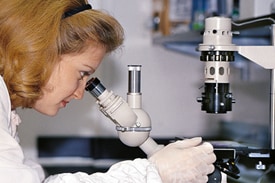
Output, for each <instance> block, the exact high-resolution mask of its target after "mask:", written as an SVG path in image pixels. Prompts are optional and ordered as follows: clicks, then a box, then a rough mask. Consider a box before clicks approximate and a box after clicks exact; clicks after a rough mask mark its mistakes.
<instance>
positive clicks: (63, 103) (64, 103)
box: [61, 100, 69, 107]
mask: <svg viewBox="0 0 275 183" xmlns="http://www.w3.org/2000/svg"><path fill="white" fill-rule="evenodd" d="M68 103H69V102H68V101H65V100H63V101H62V102H61V104H62V106H63V107H66V105H67V104H68Z"/></svg>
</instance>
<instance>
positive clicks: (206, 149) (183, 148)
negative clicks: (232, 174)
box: [149, 137, 216, 183]
mask: <svg viewBox="0 0 275 183" xmlns="http://www.w3.org/2000/svg"><path fill="white" fill-rule="evenodd" d="M149 161H151V162H152V163H154V164H155V166H156V168H157V169H158V171H159V174H160V176H161V179H162V181H163V183H205V182H207V181H208V177H207V175H208V174H210V173H212V172H213V171H214V169H215V168H214V165H213V163H214V162H215V161H216V156H215V154H214V153H213V146H212V145H211V144H210V143H208V142H204V143H202V138H201V137H197V138H192V139H187V140H181V141H176V142H174V143H171V144H168V145H167V146H165V147H164V148H163V149H161V150H159V151H157V152H156V153H155V154H153V155H152V156H151V157H150V158H149Z"/></svg>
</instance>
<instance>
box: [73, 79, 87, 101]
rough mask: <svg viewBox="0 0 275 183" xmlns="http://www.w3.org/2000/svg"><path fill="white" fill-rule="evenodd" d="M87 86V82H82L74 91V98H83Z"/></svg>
mask: <svg viewBox="0 0 275 183" xmlns="http://www.w3.org/2000/svg"><path fill="white" fill-rule="evenodd" d="M85 86H86V82H81V84H80V85H79V86H78V87H77V89H76V90H75V91H74V93H73V96H74V99H76V100H80V99H82V98H83V96H84V91H85Z"/></svg>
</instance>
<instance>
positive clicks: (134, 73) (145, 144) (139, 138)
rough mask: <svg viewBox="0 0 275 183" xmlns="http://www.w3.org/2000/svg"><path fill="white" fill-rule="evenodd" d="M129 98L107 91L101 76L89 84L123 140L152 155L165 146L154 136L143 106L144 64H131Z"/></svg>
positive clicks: (103, 111)
mask: <svg viewBox="0 0 275 183" xmlns="http://www.w3.org/2000/svg"><path fill="white" fill-rule="evenodd" d="M128 70H129V83H128V86H129V87H128V93H127V101H128V103H127V102H126V101H124V100H123V99H122V98H121V97H120V96H118V95H115V94H114V93H113V92H112V91H108V90H106V88H105V87H104V86H103V85H102V84H101V82H100V81H99V79H97V78H92V79H91V80H89V81H88V83H87V85H86V90H87V91H89V92H90V93H91V94H92V95H93V96H94V97H95V98H96V99H97V104H98V105H99V109H100V111H101V112H102V113H103V114H104V115H105V116H107V117H108V118H110V119H111V120H112V121H113V122H114V123H115V125H116V130H117V132H118V136H119V138H120V140H121V141H122V142H123V143H124V144H125V145H128V146H132V147H138V146H139V147H140V148H141V149H142V150H143V151H144V152H145V153H146V154H147V156H148V157H150V156H151V155H152V154H153V153H154V152H156V151H158V150H159V149H160V148H162V147H163V146H162V145H158V144H157V143H156V142H155V141H154V140H153V139H152V138H151V137H149V134H150V131H151V120H150V117H149V115H148V114H147V113H146V112H145V111H144V110H143V109H142V96H141V92H140V76H141V65H129V66H128Z"/></svg>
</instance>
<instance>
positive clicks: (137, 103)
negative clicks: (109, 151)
mask: <svg viewBox="0 0 275 183" xmlns="http://www.w3.org/2000/svg"><path fill="white" fill-rule="evenodd" d="M127 102H128V104H129V106H130V108H131V109H132V110H133V111H134V113H135V114H136V115H137V122H136V127H137V128H136V129H135V131H132V132H130V133H132V134H130V135H131V137H130V138H133V137H135V138H138V139H140V140H139V144H138V143H136V145H137V144H138V145H137V146H139V147H140V148H141V149H142V151H143V152H144V153H145V154H147V156H148V157H150V156H151V155H152V154H153V153H155V152H156V151H158V150H159V149H161V148H162V147H163V146H162V145H158V144H157V143H156V142H155V141H154V140H153V139H152V138H151V137H150V136H149V135H150V131H151V119H150V116H149V115H148V113H147V112H146V111H144V110H143V109H142V93H141V65H128V93H127ZM137 129H138V130H137ZM125 134H127V132H126V133H125V132H122V133H120V132H119V135H120V136H121V138H123V136H125V137H127V136H126V135H125ZM128 138H129V137H128ZM141 142H142V143H141Z"/></svg>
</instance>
